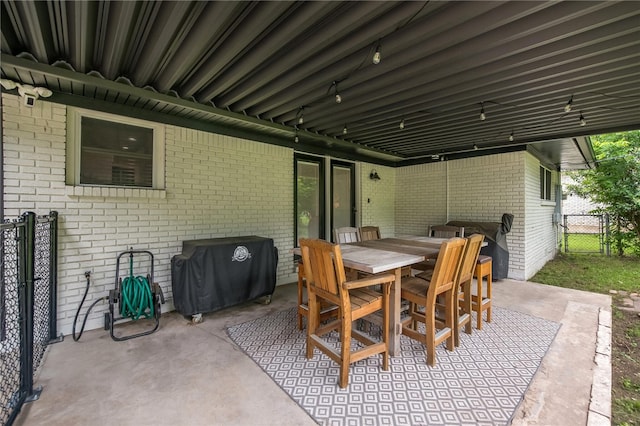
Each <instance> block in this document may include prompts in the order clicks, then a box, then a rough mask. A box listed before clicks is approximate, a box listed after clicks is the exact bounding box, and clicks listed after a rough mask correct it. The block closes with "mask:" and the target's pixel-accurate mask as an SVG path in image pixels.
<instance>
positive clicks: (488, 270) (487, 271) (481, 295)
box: [471, 254, 493, 330]
mask: <svg viewBox="0 0 640 426" xmlns="http://www.w3.org/2000/svg"><path fill="white" fill-rule="evenodd" d="M492 270H493V259H492V257H491V256H487V255H483V254H481V255H480V256H478V261H477V262H476V269H475V272H474V274H473V277H474V278H475V279H476V294H475V295H474V296H473V298H472V299H471V303H472V306H471V307H472V309H473V310H474V311H475V312H476V326H477V328H478V330H482V313H483V312H484V311H487V322H491V280H492V275H493V274H492ZM485 278H486V280H487V286H486V290H483V287H484V286H483V281H484V279H485Z"/></svg>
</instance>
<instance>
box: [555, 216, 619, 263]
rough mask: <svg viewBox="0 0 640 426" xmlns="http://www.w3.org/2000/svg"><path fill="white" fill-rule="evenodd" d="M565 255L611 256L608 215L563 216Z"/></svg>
mask: <svg viewBox="0 0 640 426" xmlns="http://www.w3.org/2000/svg"><path fill="white" fill-rule="evenodd" d="M563 241H564V251H565V253H600V254H606V255H607V256H610V255H611V246H610V243H609V215H608V214H566V215H564V238H563Z"/></svg>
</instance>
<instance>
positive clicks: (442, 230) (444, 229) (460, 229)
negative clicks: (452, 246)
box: [427, 225, 464, 238]
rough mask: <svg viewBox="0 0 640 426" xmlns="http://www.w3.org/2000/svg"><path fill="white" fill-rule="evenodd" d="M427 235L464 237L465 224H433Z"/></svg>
mask: <svg viewBox="0 0 640 426" xmlns="http://www.w3.org/2000/svg"><path fill="white" fill-rule="evenodd" d="M427 235H428V236H430V237H436V238H453V237H459V238H462V237H464V226H452V225H431V226H429V230H428V232H427Z"/></svg>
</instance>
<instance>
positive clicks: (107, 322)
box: [104, 312, 111, 330]
mask: <svg viewBox="0 0 640 426" xmlns="http://www.w3.org/2000/svg"><path fill="white" fill-rule="evenodd" d="M110 328H111V314H110V313H109V312H105V313H104V329H105V330H109V329H110Z"/></svg>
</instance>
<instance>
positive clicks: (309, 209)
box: [294, 154, 356, 245]
mask: <svg viewBox="0 0 640 426" xmlns="http://www.w3.org/2000/svg"><path fill="white" fill-rule="evenodd" d="M326 169H328V170H329V173H328V174H327V173H326V172H325V170H326ZM294 178H295V189H294V191H295V194H294V197H295V200H294V202H295V211H294V221H295V244H296V245H298V240H299V239H300V238H320V239H324V240H332V232H331V230H332V229H333V228H338V227H343V226H355V225H356V208H355V206H356V197H355V165H354V164H353V163H348V162H342V161H335V160H329V159H327V158H325V157H314V156H311V155H304V154H295V156H294ZM327 188H328V190H327Z"/></svg>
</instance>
